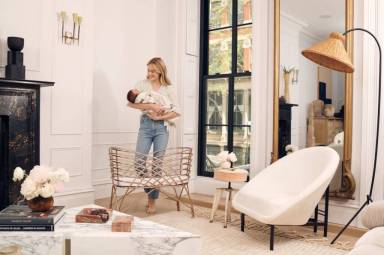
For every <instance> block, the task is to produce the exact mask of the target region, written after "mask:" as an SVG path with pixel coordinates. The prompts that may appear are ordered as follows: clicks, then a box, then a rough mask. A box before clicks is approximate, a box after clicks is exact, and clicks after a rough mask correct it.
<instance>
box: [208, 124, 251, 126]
mask: <svg viewBox="0 0 384 255" xmlns="http://www.w3.org/2000/svg"><path fill="white" fill-rule="evenodd" d="M227 126H229V124H204V127H227ZM233 126H234V127H251V125H240V124H233Z"/></svg>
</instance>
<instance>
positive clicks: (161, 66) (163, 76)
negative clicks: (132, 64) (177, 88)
mask: <svg viewBox="0 0 384 255" xmlns="http://www.w3.org/2000/svg"><path fill="white" fill-rule="evenodd" d="M149 65H154V67H155V69H156V72H157V73H158V74H159V75H160V77H159V79H160V83H161V84H162V85H167V86H168V85H171V80H170V79H169V78H168V76H167V67H166V66H165V63H164V61H163V60H162V59H161V58H152V59H151V60H149V61H148V63H147V66H149ZM147 79H148V77H147Z"/></svg>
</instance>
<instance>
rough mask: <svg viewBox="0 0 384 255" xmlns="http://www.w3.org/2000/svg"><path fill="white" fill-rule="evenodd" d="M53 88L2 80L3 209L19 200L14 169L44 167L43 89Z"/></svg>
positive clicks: (39, 83)
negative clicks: (41, 95) (42, 129)
mask: <svg viewBox="0 0 384 255" xmlns="http://www.w3.org/2000/svg"><path fill="white" fill-rule="evenodd" d="M53 84H54V82H45V81H31V80H8V79H4V78H0V116H1V121H0V123H1V125H0V134H1V138H0V149H1V151H0V157H1V159H2V160H3V162H2V163H1V164H0V189H1V191H0V208H3V207H5V206H7V205H9V204H12V203H15V202H17V200H18V196H19V190H20V187H19V185H16V184H15V183H13V181H12V175H13V169H15V167H17V166H20V167H21V168H23V169H26V170H28V171H29V170H31V169H32V167H33V166H34V165H38V164H39V163H40V88H41V87H47V86H53ZM5 142H7V143H8V144H4V143H5ZM6 150H8V151H6ZM3 191H4V192H3ZM7 191H8V192H7Z"/></svg>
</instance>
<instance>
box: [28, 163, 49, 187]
mask: <svg viewBox="0 0 384 255" xmlns="http://www.w3.org/2000/svg"><path fill="white" fill-rule="evenodd" d="M52 175H53V174H52V168H51V167H47V166H34V167H33V169H32V170H31V172H30V173H29V176H28V177H29V178H31V179H32V180H34V181H35V182H36V183H40V184H43V183H45V182H47V181H50V180H51V178H52Z"/></svg>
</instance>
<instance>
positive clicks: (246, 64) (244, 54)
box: [237, 25, 252, 72]
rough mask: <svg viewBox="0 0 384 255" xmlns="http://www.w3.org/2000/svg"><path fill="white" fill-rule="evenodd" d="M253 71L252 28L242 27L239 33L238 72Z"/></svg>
mask: <svg viewBox="0 0 384 255" xmlns="http://www.w3.org/2000/svg"><path fill="white" fill-rule="evenodd" d="M251 70H252V27H251V26H250V25H249V26H244V27H240V28H239V29H238V32H237V71H238V72H245V71H249V72H250V71H251Z"/></svg>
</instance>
